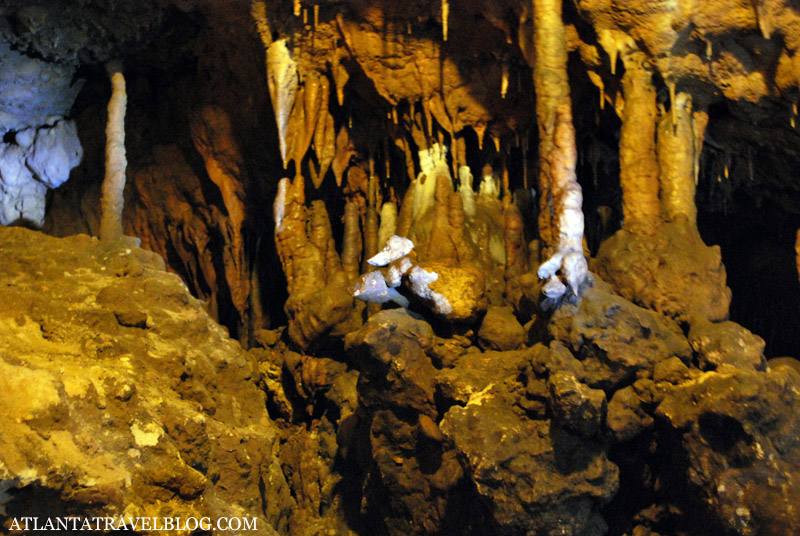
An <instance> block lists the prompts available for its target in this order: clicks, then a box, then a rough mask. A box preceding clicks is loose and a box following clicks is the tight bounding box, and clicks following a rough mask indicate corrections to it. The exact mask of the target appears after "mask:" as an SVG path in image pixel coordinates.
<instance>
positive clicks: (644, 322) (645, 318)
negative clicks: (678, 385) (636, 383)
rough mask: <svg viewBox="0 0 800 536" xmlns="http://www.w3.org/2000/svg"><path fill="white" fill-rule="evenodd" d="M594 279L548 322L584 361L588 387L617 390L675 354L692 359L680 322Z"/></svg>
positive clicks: (685, 360)
mask: <svg viewBox="0 0 800 536" xmlns="http://www.w3.org/2000/svg"><path fill="white" fill-rule="evenodd" d="M594 279H595V286H594V287H593V288H590V289H589V290H587V291H586V294H585V297H584V299H582V300H581V301H580V303H579V304H578V305H564V306H562V307H561V308H559V310H558V311H556V313H555V314H554V315H553V318H552V321H551V323H550V325H549V326H548V329H549V332H550V335H551V336H552V337H553V338H555V339H556V340H558V341H561V342H563V343H564V344H566V345H567V346H569V347H570V348H571V349H572V351H573V352H575V354H576V356H578V358H579V359H580V360H581V361H582V362H583V365H584V367H585V370H586V378H587V380H586V381H587V383H588V384H589V385H590V386H592V387H594V388H600V389H605V390H609V389H613V388H615V387H616V386H618V385H619V384H620V383H624V382H626V381H631V380H633V379H635V378H636V375H637V374H638V373H640V372H642V371H646V370H649V369H650V368H652V367H653V366H654V365H655V364H657V363H658V362H659V361H662V360H666V359H668V358H670V357H673V356H677V357H679V358H681V360H682V361H684V362H686V363H688V362H689V360H690V359H691V357H692V349H691V347H690V346H689V344H688V342H687V341H686V339H685V338H684V336H683V333H682V332H681V330H680V328H679V327H678V325H677V323H675V322H674V321H673V320H671V319H669V318H665V317H663V316H661V315H659V314H657V313H655V312H653V311H648V310H647V309H643V308H641V307H637V306H636V305H634V304H633V303H631V302H630V301H628V300H626V299H624V298H621V297H620V296H617V295H615V294H613V293H612V292H611V289H610V288H609V286H608V285H607V284H606V283H604V282H603V281H602V280H600V279H599V278H598V277H595V278H594Z"/></svg>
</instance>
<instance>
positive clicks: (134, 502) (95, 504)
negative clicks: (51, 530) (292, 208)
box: [0, 228, 294, 534]
mask: <svg viewBox="0 0 800 536" xmlns="http://www.w3.org/2000/svg"><path fill="white" fill-rule="evenodd" d="M0 251H2V263H0V278H2V281H3V286H2V288H0V299H1V300H2V302H3V303H5V304H6V305H5V306H4V308H3V310H2V312H0V332H2V335H1V336H0V369H1V370H2V374H0V376H1V377H2V379H0V384H1V385H2V391H3V393H4V394H3V397H2V399H1V400H0V405H1V406H2V414H1V415H0V420H2V425H1V426H2V429H3V434H2V438H0V442H1V443H2V448H0V451H1V453H0V473H1V474H0V478H2V480H3V481H4V482H5V483H6V484H4V486H5V487H4V489H5V493H4V494H3V504H2V507H3V510H4V515H6V516H22V515H42V516H53V515H56V514H77V515H84V516H90V515H126V516H128V515H132V516H153V515H159V516H165V515H172V516H182V517H187V516H198V517H200V516H212V517H219V516H223V515H225V516H243V515H246V516H252V517H255V518H256V519H257V521H258V523H257V526H258V528H259V530H258V534H276V533H279V532H283V530H284V528H285V527H286V525H287V520H288V518H289V515H290V513H291V510H292V508H293V506H294V500H293V499H292V497H291V496H290V493H289V487H288V486H287V483H286V480H285V478H284V476H283V473H282V471H281V467H280V464H279V462H278V458H277V457H276V452H277V447H278V444H277V440H278V431H277V428H276V426H275V425H274V424H273V423H272V422H271V421H270V419H269V416H268V415H267V411H266V409H265V399H264V395H263V393H262V392H261V391H260V390H259V389H258V388H257V386H256V380H257V379H258V377H259V375H258V369H257V365H256V363H255V361H254V360H253V359H252V358H250V357H249V356H248V355H247V354H246V353H245V352H244V351H243V350H242V349H241V347H240V346H239V345H238V343H236V342H235V341H232V340H231V339H229V338H228V336H227V334H226V333H225V331H224V329H222V328H221V327H220V326H219V325H217V324H216V323H215V322H214V321H213V320H211V318H210V317H209V316H208V315H207V314H206V313H205V312H204V311H203V309H202V307H201V304H200V302H198V301H197V300H196V299H195V298H193V297H191V295H190V294H189V293H188V291H187V289H186V287H185V285H183V283H182V282H181V281H180V279H179V278H177V277H176V276H175V275H171V274H168V273H166V272H165V271H164V264H163V261H162V260H161V259H160V258H159V257H157V256H156V255H154V254H153V253H149V252H146V251H144V250H140V249H138V248H135V247H132V246H131V245H130V243H127V244H126V243H122V242H99V241H97V240H95V239H92V238H89V237H87V236H75V237H71V238H68V239H55V238H51V237H47V236H45V235H42V234H40V233H35V232H32V231H27V230H24V229H19V228H9V229H0ZM43 496H47V497H50V498H51V499H48V500H47V501H42V499H41V498H42V497H43ZM6 520H7V518H6Z"/></svg>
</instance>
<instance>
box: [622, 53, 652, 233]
mask: <svg viewBox="0 0 800 536" xmlns="http://www.w3.org/2000/svg"><path fill="white" fill-rule="evenodd" d="M622 59H623V62H624V64H625V74H624V75H623V76H622V91H623V96H624V99H625V109H624V111H623V113H622V127H621V129H620V139H619V182H620V187H621V188H622V213H623V218H624V222H623V224H624V225H625V228H626V229H629V230H634V231H641V232H647V231H650V230H652V229H653V228H654V227H655V226H656V225H658V220H659V213H660V206H659V199H658V162H657V161H656V150H655V143H656V117H657V114H658V110H657V108H656V91H655V88H654V87H653V82H652V76H653V73H652V72H651V71H650V68H649V67H648V66H647V65H646V64H645V62H646V59H645V55H644V53H642V52H639V51H638V50H637V51H633V52H626V53H623V56H622Z"/></svg>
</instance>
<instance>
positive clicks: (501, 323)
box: [478, 307, 527, 352]
mask: <svg viewBox="0 0 800 536" xmlns="http://www.w3.org/2000/svg"><path fill="white" fill-rule="evenodd" d="M526 338H527V336H526V334H525V330H524V329H523V328H522V326H521V325H520V323H519V321H518V320H517V318H516V317H515V316H514V312H513V310H512V309H511V307H489V309H488V310H487V311H486V316H484V317H483V322H481V328H480V330H478V342H479V344H480V345H481V348H483V349H484V350H497V351H501V352H502V351H505V350H516V349H517V348H519V347H520V346H522V345H523V344H525V340H526Z"/></svg>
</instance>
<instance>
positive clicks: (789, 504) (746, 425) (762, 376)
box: [656, 367, 800, 536]
mask: <svg viewBox="0 0 800 536" xmlns="http://www.w3.org/2000/svg"><path fill="white" fill-rule="evenodd" d="M798 404H800V375H798V374H797V372H795V371H794V370H792V369H791V368H789V367H777V368H776V369H774V370H771V371H768V372H756V371H752V370H749V371H748V370H738V369H733V368H729V369H727V370H726V371H724V372H723V371H719V372H707V373H705V374H703V375H701V376H699V377H697V378H696V379H693V380H689V381H687V382H685V383H683V384H681V385H678V386H676V387H675V388H673V389H671V390H670V391H669V392H668V394H667V395H666V397H665V398H664V400H663V401H662V402H661V403H660V405H659V406H658V408H657V411H656V417H657V418H658V419H660V420H661V421H662V422H664V423H665V425H666V426H667V427H668V428H669V430H670V432H671V435H672V437H673V442H672V443H670V445H671V447H670V448H669V449H666V450H668V451H669V452H668V453H665V454H667V455H668V456H669V457H670V458H671V459H670V461H669V462H668V464H667V465H668V466H669V467H671V472H672V473H673V474H680V477H681V478H683V479H684V482H685V489H684V493H685V495H684V496H685V500H686V501H687V503H688V504H687V506H686V508H687V509H694V511H701V512H703V514H701V515H698V516H694V517H696V518H697V521H698V523H699V524H700V525H705V526H704V527H702V529H703V533H706V534H723V533H724V534H738V535H743V536H744V535H747V536H749V535H760V534H775V535H789V534H798V533H800V509H799V508H798V505H799V504H800V470H798V467H800V439H798V435H797V430H798V427H800V416H798V412H797V407H798ZM670 464H671V465H670ZM680 493H681V492H680V491H677V494H680ZM701 520H703V521H701Z"/></svg>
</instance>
